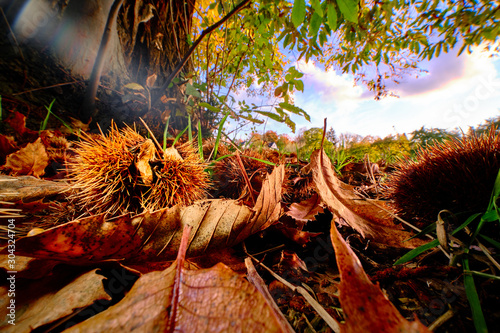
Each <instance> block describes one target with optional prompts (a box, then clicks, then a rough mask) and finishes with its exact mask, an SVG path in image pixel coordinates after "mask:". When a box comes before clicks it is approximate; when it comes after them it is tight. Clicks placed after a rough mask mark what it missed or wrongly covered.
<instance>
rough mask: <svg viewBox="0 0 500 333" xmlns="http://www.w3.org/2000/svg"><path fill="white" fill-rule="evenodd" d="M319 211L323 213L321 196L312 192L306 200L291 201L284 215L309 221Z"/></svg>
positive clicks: (301, 220) (313, 218)
mask: <svg viewBox="0 0 500 333" xmlns="http://www.w3.org/2000/svg"><path fill="white" fill-rule="evenodd" d="M319 213H323V207H321V198H320V197H319V196H318V194H317V193H314V194H313V196H312V197H310V198H309V199H307V200H304V201H301V202H299V203H297V202H294V203H292V204H291V205H290V209H289V210H288V212H286V215H288V216H290V217H292V218H294V219H295V220H297V221H300V222H309V221H313V220H315V216H316V215H318V214H319Z"/></svg>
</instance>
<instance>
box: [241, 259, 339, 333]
mask: <svg viewBox="0 0 500 333" xmlns="http://www.w3.org/2000/svg"><path fill="white" fill-rule="evenodd" d="M247 254H248V253H247ZM248 256H249V257H250V258H252V259H253V260H255V262H257V263H258V264H259V265H260V266H262V267H263V268H264V269H266V270H267V271H268V272H269V273H271V275H272V276H273V277H274V278H275V279H276V280H278V281H280V282H281V283H283V284H284V285H285V286H287V287H288V288H290V289H291V290H293V291H296V292H298V293H299V294H301V295H302V296H304V298H305V299H306V300H307V302H309V304H310V305H311V306H312V307H313V308H314V310H316V312H317V313H318V314H319V315H320V316H321V318H323V320H324V321H325V322H326V323H327V324H328V326H330V328H331V329H332V330H333V331H334V332H335V333H339V332H340V323H339V322H338V321H336V320H335V319H334V318H333V317H332V316H330V314H329V313H328V312H326V310H325V309H324V308H323V307H322V306H321V304H319V303H318V301H316V300H315V299H314V297H312V296H311V295H310V294H309V293H308V292H307V290H306V289H305V288H303V287H299V286H295V285H293V284H291V283H290V282H288V281H287V280H285V279H283V278H282V277H281V276H279V275H278V274H276V273H274V272H273V271H272V270H271V269H270V268H269V267H267V266H266V265H264V264H262V263H260V262H259V261H258V260H257V259H255V258H254V257H253V256H251V255H249V254H248Z"/></svg>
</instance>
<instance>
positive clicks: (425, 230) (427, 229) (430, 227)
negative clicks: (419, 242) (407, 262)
mask: <svg viewBox="0 0 500 333" xmlns="http://www.w3.org/2000/svg"><path fill="white" fill-rule="evenodd" d="M435 230H436V222H434V223H431V224H429V225H428V226H426V227H425V228H423V229H422V230H421V231H420V232H419V233H418V234H416V235H414V236H411V237H410V238H408V239H405V240H404V242H407V241H409V240H410V239H413V238H415V237H420V236H424V235H427V234H430V233H431V232H433V231H435Z"/></svg>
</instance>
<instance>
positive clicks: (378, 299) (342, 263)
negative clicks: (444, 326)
mask: <svg viewBox="0 0 500 333" xmlns="http://www.w3.org/2000/svg"><path fill="white" fill-rule="evenodd" d="M330 236H331V238H332V244H333V247H334V249H335V257H336V259H337V265H338V268H339V271H340V285H339V290H340V303H341V305H342V310H343V312H344V315H345V321H346V322H345V324H343V325H342V326H341V332H343V333H351V332H352V333H358V332H388V333H389V332H394V333H399V332H405V333H417V332H426V333H427V332H430V331H429V330H428V329H427V327H425V326H424V325H423V324H422V323H421V322H420V321H418V320H415V321H413V322H410V321H408V320H406V319H405V318H404V317H403V316H402V315H401V314H400V313H399V312H398V310H397V309H396V308H395V307H394V305H393V304H392V303H391V302H390V301H389V300H388V299H387V298H386V297H385V295H384V294H383V293H382V290H380V287H379V286H378V285H374V284H373V283H372V282H371V281H370V279H369V278H368V275H366V273H365V271H364V270H363V266H361V263H360V262H359V259H358V257H357V256H356V254H354V252H353V251H352V249H351V248H350V247H349V246H348V245H347V244H346V242H345V241H344V239H343V238H342V236H340V234H339V232H338V231H337V227H336V226H335V222H334V221H332V226H331V229H330Z"/></svg>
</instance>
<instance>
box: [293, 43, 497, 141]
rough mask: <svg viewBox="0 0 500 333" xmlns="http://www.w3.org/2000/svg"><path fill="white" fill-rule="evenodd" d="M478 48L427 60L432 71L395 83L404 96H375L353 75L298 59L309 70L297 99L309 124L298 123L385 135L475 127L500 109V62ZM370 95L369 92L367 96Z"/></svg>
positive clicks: (364, 133) (299, 66)
mask: <svg viewBox="0 0 500 333" xmlns="http://www.w3.org/2000/svg"><path fill="white" fill-rule="evenodd" d="M488 56H489V55H488V54H484V53H482V52H479V51H478V50H475V51H474V52H473V53H472V54H467V53H464V54H462V55H461V56H460V57H457V56H456V52H455V53H450V54H442V55H441V56H440V57H439V58H436V59H432V60H431V61H429V62H425V63H424V64H423V65H425V67H426V68H427V69H428V70H429V73H428V75H426V76H424V77H421V78H419V79H415V78H407V79H405V80H404V82H403V83H401V84H400V85H397V86H394V87H393V88H396V89H397V90H398V93H399V95H400V98H385V99H382V100H381V101H375V100H373V98H372V96H373V95H371V96H370V93H367V90H366V88H364V87H359V86H357V87H353V85H354V80H353V78H352V77H351V76H349V75H338V74H336V73H335V72H334V71H327V72H325V71H324V70H323V69H321V68H319V67H318V66H315V65H314V64H313V63H308V64H305V63H299V64H297V67H298V68H299V69H300V70H302V71H303V72H304V73H305V74H306V75H305V76H304V78H303V81H304V86H305V92H304V94H301V93H297V94H296V97H295V101H296V104H297V105H298V106H299V107H302V108H303V109H305V110H306V111H307V112H308V113H309V114H310V115H311V123H310V124H307V123H306V122H303V121H301V120H300V119H299V120H298V127H301V126H308V127H321V126H322V125H323V118H325V117H328V122H329V125H328V126H330V125H331V126H333V127H334V129H335V130H336V132H337V133H343V132H353V133H358V134H361V135H378V136H382V137H383V136H386V135H389V134H394V133H396V132H399V133H402V132H406V133H408V132H412V131H414V130H416V129H419V128H421V127H422V126H425V127H427V128H429V127H439V128H447V129H452V128H455V127H461V128H462V129H464V130H467V127H468V126H476V125H478V124H479V123H481V122H483V121H484V120H485V119H486V118H490V117H494V116H498V115H499V113H498V109H499V108H500V75H499V72H498V70H497V67H499V68H500V61H499V60H495V59H494V58H490V57H488ZM364 96H367V97H364Z"/></svg>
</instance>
